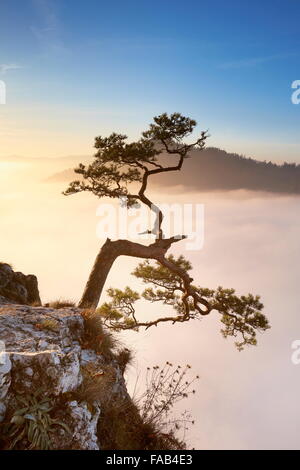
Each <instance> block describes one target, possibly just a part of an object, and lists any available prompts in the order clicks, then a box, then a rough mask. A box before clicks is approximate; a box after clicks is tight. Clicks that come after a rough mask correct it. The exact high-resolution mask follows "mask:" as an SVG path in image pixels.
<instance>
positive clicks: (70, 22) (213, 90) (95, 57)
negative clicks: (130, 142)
mask: <svg viewBox="0 0 300 470" xmlns="http://www.w3.org/2000/svg"><path fill="white" fill-rule="evenodd" d="M299 20H300V3H299V2H298V1H297V0H288V1H283V0H272V1H269V0H264V1H256V0H254V1H249V2H248V1H243V2H240V1H232V0H229V1H227V2H224V1H214V2H210V3H208V2H200V1H189V2H182V1H176V0H175V1H169V0H165V1H156V0H155V1H152V2H146V1H139V2H138V1H130V0H129V1H127V2H123V1H112V2H104V1H93V0H87V1H85V2H82V1H71V0H64V1H62V0H22V1H21V0H18V1H17V0H12V1H10V2H7V3H6V4H5V5H1V17H0V44H1V48H0V64H1V65H2V66H1V65H0V72H1V73H0V80H3V81H5V83H6V86H7V104H6V105H1V106H0V125H1V127H0V138H1V140H2V148H0V155H7V154H24V155H29V156H31V155H32V156H60V155H65V154H88V153H91V152H92V144H93V138H94V136H95V135H97V134H107V133H109V132H111V131H112V130H117V131H122V132H125V133H127V134H128V135H129V137H130V138H136V137H137V136H138V135H139V133H140V132H141V131H142V130H143V128H144V127H145V126H146V125H147V124H148V122H150V120H151V118H152V116H154V115H156V114H159V113H161V112H164V111H167V112H173V111H179V112H182V113H183V114H186V115H190V116H191V117H193V118H195V119H196V120H197V121H198V122H199V126H200V128H201V129H202V128H204V129H209V130H210V133H211V139H210V144H211V145H217V146H219V147H222V148H225V149H227V150H231V151H236V152H238V153H242V154H246V155H248V156H252V157H255V158H259V159H267V160H269V159H271V160H278V161H283V160H287V161H298V162H300V152H299V150H300V138H299V134H300V133H299V125H300V105H293V104H292V103H291V93H292V90H291V84H292V82H293V81H294V80H297V79H300V67H299V65H300V35H299ZM1 128H2V129H1Z"/></svg>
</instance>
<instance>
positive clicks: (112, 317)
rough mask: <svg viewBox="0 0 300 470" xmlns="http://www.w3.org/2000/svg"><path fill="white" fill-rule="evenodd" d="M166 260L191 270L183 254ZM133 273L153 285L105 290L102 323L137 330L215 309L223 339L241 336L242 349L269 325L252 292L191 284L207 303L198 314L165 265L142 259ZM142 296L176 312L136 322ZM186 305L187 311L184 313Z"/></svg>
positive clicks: (200, 297)
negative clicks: (243, 293)
mask: <svg viewBox="0 0 300 470" xmlns="http://www.w3.org/2000/svg"><path fill="white" fill-rule="evenodd" d="M166 259H167V261H168V262H171V263H172V264H173V265H174V266H176V268H178V269H180V270H184V271H185V272H186V273H188V272H189V271H191V269H192V265H191V263H190V262H189V261H188V260H186V259H185V258H184V257H183V256H179V257H178V258H175V257H174V256H173V255H169V256H168V257H167V258H166ZM133 275H134V276H135V277H137V278H138V279H141V280H142V282H144V283H145V284H152V287H147V288H146V289H145V290H144V291H143V292H142V294H141V295H139V294H138V293H137V292H135V291H133V290H132V289H130V288H129V287H126V288H125V289H124V290H123V291H122V290H120V289H108V291H107V293H108V295H109V296H110V298H111V301H110V302H106V303H104V304H103V305H102V306H101V307H100V308H99V309H98V310H97V312H98V313H99V314H100V315H101V316H102V317H103V321H104V323H105V325H107V326H108V327H109V328H112V329H114V330H116V331H120V330H125V329H133V330H135V331H138V329H139V327H141V326H145V327H146V328H148V327H149V326H152V325H157V324H158V323H160V322H166V321H170V322H172V323H176V322H183V321H188V320H190V319H196V318H201V315H204V314H208V313H210V312H211V311H213V310H215V311H216V312H218V313H219V314H220V321H221V323H222V328H221V333H222V335H223V336H224V338H227V337H234V338H237V337H240V340H239V341H236V342H235V345H236V347H237V348H238V350H239V351H241V350H242V349H243V348H244V346H246V345H256V344H257V339H256V334H257V332H263V331H265V330H267V329H268V328H270V325H269V322H268V319H267V317H266V316H265V315H264V314H263V313H262V309H263V304H262V303H261V301H260V297H259V296H254V295H252V294H248V295H242V296H238V295H237V294H236V293H235V290H234V289H225V288H223V287H218V288H217V289H208V288H203V287H198V286H194V285H192V289H193V291H194V292H195V293H196V295H197V296H198V298H199V299H200V301H201V302H202V303H204V304H205V305H207V306H208V310H207V313H205V312H204V313H202V314H200V315H199V310H198V309H197V305H196V304H195V302H194V301H193V299H187V300H185V302H184V301H183V296H184V293H185V285H184V281H183V279H182V277H181V276H180V275H177V274H176V273H174V272H173V271H170V270H169V269H168V268H167V267H166V266H163V265H161V264H160V263H159V262H155V263H153V262H151V261H150V260H145V261H143V262H142V263H140V264H139V265H138V266H137V268H136V269H135V270H134V272H133ZM189 279H190V281H191V282H192V281H193V279H192V278H189ZM141 297H142V298H144V299H145V300H147V301H149V302H151V303H154V302H162V303H163V304H165V305H170V306H171V307H173V309H174V310H175V312H176V314H177V315H176V316H169V317H163V318H160V319H158V320H155V319H154V320H151V321H148V322H139V321H138V320H137V318H136V314H135V304H136V302H137V301H138V300H139V299H140V298H141ZM187 306H188V314H187V313H186V311H187V309H186V307H187Z"/></svg>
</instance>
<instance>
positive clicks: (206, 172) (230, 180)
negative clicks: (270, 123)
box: [46, 147, 300, 194]
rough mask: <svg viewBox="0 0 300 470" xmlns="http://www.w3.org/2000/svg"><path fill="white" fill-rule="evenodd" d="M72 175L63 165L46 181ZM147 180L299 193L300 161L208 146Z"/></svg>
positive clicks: (209, 188) (198, 188) (167, 184)
mask: <svg viewBox="0 0 300 470" xmlns="http://www.w3.org/2000/svg"><path fill="white" fill-rule="evenodd" d="M74 177H76V175H75V173H74V170H73V169H66V170H64V171H61V172H58V173H56V174H54V175H52V176H50V177H49V178H47V180H46V181H47V182H49V183H50V182H62V181H65V182H69V181H71V180H72V179H74ZM77 177H78V176H77ZM151 182H152V183H153V184H154V185H155V186H157V187H159V188H160V190H166V189H167V188H169V187H172V186H181V187H183V190H184V191H195V190H196V191H233V190H238V189H246V190H250V191H266V192H273V193H287V194H300V164H298V165H297V164H296V163H284V164H282V165H279V164H276V163H272V162H271V161H269V162H266V161H258V160H254V159H252V158H247V157H244V156H242V155H238V154H236V153H228V152H226V151H225V150H221V149H218V148H215V147H208V148H206V149H204V150H202V151H200V150H194V151H192V152H191V153H190V158H188V159H187V160H186V161H185V162H184V166H183V168H182V170H181V171H180V172H171V173H164V174H163V175H161V174H160V175H154V176H153V177H152V178H151Z"/></svg>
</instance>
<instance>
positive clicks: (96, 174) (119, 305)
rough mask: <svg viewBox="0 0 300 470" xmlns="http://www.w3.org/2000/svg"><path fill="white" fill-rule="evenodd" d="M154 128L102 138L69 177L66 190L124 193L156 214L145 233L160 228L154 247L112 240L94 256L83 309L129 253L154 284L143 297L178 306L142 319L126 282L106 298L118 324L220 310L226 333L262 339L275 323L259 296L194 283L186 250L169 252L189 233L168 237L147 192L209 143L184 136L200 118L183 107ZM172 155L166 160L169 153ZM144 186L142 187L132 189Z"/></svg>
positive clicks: (244, 340) (107, 314) (92, 305)
mask: <svg viewBox="0 0 300 470" xmlns="http://www.w3.org/2000/svg"><path fill="white" fill-rule="evenodd" d="M153 121H154V122H153V123H152V124H150V126H149V129H148V130H147V131H145V132H143V133H142V137H141V138H140V139H139V140H138V141H136V142H130V143H128V142H127V136H126V135H122V134H116V133H112V134H111V135H110V136H109V137H101V136H100V137H96V139H95V148H96V149H97V152H96V153H95V155H94V160H93V162H92V163H91V164H89V165H88V166H86V165H83V164H80V165H79V167H78V168H76V169H75V172H76V173H77V174H79V175H81V178H80V180H76V181H73V182H71V183H70V185H69V187H68V188H67V190H66V191H65V192H64V194H65V195H71V194H75V193H79V192H82V191H89V192H91V193H93V194H94V195H95V196H97V197H99V198H102V197H109V198H123V200H125V201H126V204H127V207H128V208H130V207H132V206H135V205H137V204H145V205H146V206H147V207H148V208H149V210H151V211H153V212H154V213H155V223H154V227H149V228H148V230H147V232H149V233H153V234H155V241H154V242H153V243H151V244H149V245H144V244H141V243H134V242H132V241H130V240H115V241H111V240H110V239H107V240H106V242H105V243H104V245H103V246H102V247H101V249H100V252H99V254H98V256H97V257H96V260H95V263H94V266H93V268H92V271H91V273H90V276H89V279H88V281H87V284H86V287H85V290H84V292H83V295H82V298H81V300H80V302H79V307H80V308H88V309H94V310H95V309H96V308H97V306H98V303H99V300H100V297H101V293H102V291H103V288H104V284H105V281H106V278H107V276H108V273H109V271H110V269H111V267H112V265H113V263H114V261H115V260H116V258H118V256H121V255H126V256H131V257H135V258H142V259H144V261H143V262H141V263H140V264H139V265H138V267H137V268H136V269H135V271H134V272H133V275H134V276H136V277H137V278H139V279H141V280H142V281H143V282H144V283H146V284H148V285H150V287H147V288H146V289H145V290H144V292H143V293H142V297H143V298H144V299H146V300H148V301H150V302H152V303H154V302H157V301H161V302H162V303H163V304H165V305H170V306H172V307H173V309H174V310H175V314H173V316H171V315H170V316H166V317H161V318H157V319H153V320H149V321H147V322H145V321H143V322H141V321H138V319H137V318H136V312H135V302H136V301H137V300H138V299H139V298H140V295H139V294H138V293H137V292H135V291H133V290H132V289H130V288H129V287H126V289H125V290H123V291H122V290H120V289H115V288H114V289H113V288H111V289H109V290H108V294H109V296H110V298H111V301H110V302H106V303H104V304H103V305H102V306H101V307H100V308H99V309H98V312H99V313H100V314H101V315H102V317H103V321H104V323H105V324H106V325H107V326H109V327H111V328H114V329H117V330H125V329H135V330H137V329H139V327H145V328H149V327H150V326H153V325H158V324H159V323H161V322H171V323H176V322H186V321H189V320H191V319H195V318H200V317H202V316H205V315H208V314H210V313H211V312H212V311H216V312H218V313H219V314H220V320H221V322H222V329H221V332H222V334H223V335H224V336H225V337H227V336H233V337H239V341H237V342H236V345H237V347H238V348H239V349H243V347H244V345H246V344H249V345H255V344H256V333H257V331H264V330H266V329H268V328H269V324H268V320H267V318H266V317H265V315H264V314H263V313H262V312H261V311H262V309H263V305H262V303H261V302H260V298H259V296H254V295H252V294H248V295H244V296H241V297H239V296H237V295H236V294H235V291H234V289H224V288H222V287H218V288H217V289H215V290H212V289H207V288H203V287H201V286H197V285H195V284H194V283H193V282H194V280H193V279H192V278H191V276H190V271H191V269H192V266H191V264H190V262H189V261H188V260H186V259H185V258H184V257H183V256H179V257H178V258H177V259H176V258H175V257H174V256H173V255H167V252H168V250H169V249H170V247H171V246H172V245H173V243H175V242H179V241H180V240H182V239H184V238H186V236H185V235H184V234H181V235H176V236H173V237H170V238H166V237H165V236H164V233H163V229H162V222H163V213H162V211H161V210H160V209H159V208H158V207H157V206H156V205H155V204H154V203H153V202H152V201H151V200H150V199H149V197H148V196H147V195H146V190H147V187H148V183H149V179H150V178H151V176H152V175H157V174H160V173H165V172H173V171H174V172H175V171H181V170H182V167H183V164H184V161H185V159H186V158H188V156H189V152H190V151H191V150H192V149H194V148H198V149H200V150H201V149H203V148H204V145H205V141H206V139H207V133H206V132H202V133H201V134H200V137H198V138H197V140H196V141H195V142H193V143H186V141H185V139H186V137H188V136H189V135H191V134H192V133H193V130H194V128H195V126H196V121H194V120H193V119H190V118H188V117H185V116H182V115H181V114H179V113H174V114H171V115H167V114H166V113H164V114H161V115H160V116H157V117H154V119H153ZM166 154H167V155H168V156H169V160H171V161H173V160H174V163H171V164H169V165H164V164H163V155H166ZM137 185H138V188H139V189H138V190H137V191H136V190H132V188H133V187H134V188H136V187H137Z"/></svg>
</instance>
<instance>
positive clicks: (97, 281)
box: [78, 236, 184, 309]
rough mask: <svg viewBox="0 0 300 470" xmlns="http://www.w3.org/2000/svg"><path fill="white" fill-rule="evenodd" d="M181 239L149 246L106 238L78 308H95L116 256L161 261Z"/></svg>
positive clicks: (167, 240) (160, 241)
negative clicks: (172, 245) (173, 244)
mask: <svg viewBox="0 0 300 470" xmlns="http://www.w3.org/2000/svg"><path fill="white" fill-rule="evenodd" d="M182 238H184V237H183V236H180V237H172V238H168V239H160V240H156V241H155V242H154V243H152V244H151V245H149V246H145V245H141V244H140V243H134V242H130V241H129V240H116V241H114V242H112V241H111V240H110V239H109V238H108V239H107V240H106V242H105V243H104V245H103V246H102V248H101V249H100V252H99V254H98V256H97V258H96V260H95V263H94V266H93V268H92V271H91V274H90V276H89V279H88V281H87V284H86V286H85V290H84V292H83V295H82V298H81V300H80V302H79V304H78V307H79V308H91V309H96V308H97V306H98V303H99V300H100V296H101V294H102V291H103V288H104V284H105V281H106V279H107V276H108V274H109V271H110V269H111V267H112V265H113V263H114V261H115V259H116V258H117V257H118V256H121V255H125V256H133V257H135V258H148V259H155V260H157V261H162V260H163V259H164V255H165V253H166V251H167V250H168V249H169V248H170V246H171V244H172V243H174V242H176V241H179V240H181V239H182Z"/></svg>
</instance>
